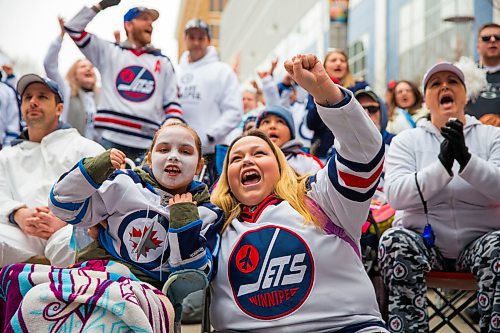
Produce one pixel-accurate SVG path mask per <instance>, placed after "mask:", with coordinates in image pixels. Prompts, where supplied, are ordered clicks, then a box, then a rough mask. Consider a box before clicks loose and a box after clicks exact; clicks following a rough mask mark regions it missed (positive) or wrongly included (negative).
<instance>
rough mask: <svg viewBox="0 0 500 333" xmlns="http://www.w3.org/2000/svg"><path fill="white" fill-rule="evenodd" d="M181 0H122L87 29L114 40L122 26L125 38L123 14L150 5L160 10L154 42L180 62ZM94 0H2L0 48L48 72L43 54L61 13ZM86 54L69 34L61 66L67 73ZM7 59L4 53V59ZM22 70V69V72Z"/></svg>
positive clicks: (17, 60) (25, 65) (67, 13)
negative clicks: (134, 8) (177, 31)
mask: <svg viewBox="0 0 500 333" xmlns="http://www.w3.org/2000/svg"><path fill="white" fill-rule="evenodd" d="M180 1H181V0H122V1H121V3H120V4H119V5H118V6H116V7H111V8H108V9H106V10H104V11H102V12H100V13H99V14H98V15H97V16H96V18H95V19H94V20H93V21H92V22H91V23H90V24H89V25H88V27H87V31H89V32H91V33H94V34H96V35H98V36H99V37H101V38H104V39H108V40H110V41H112V40H114V37H113V31H115V30H120V31H121V35H122V39H125V31H124V29H123V15H124V14H125V13H126V12H127V10H128V9H130V8H132V7H135V6H146V7H149V8H154V9H157V10H158V11H159V12H160V17H159V19H158V20H157V21H156V22H155V23H154V24H153V28H154V31H153V37H152V38H153V44H154V45H155V46H156V47H158V48H160V49H161V50H162V52H163V53H164V54H166V55H167V56H168V57H169V58H170V59H171V60H172V61H173V62H175V63H176V62H177V40H176V39H175V36H174V35H175V27H176V24H177V14H178V11H179V2H180ZM97 2H99V1H92V0H0V12H1V19H0V51H1V52H2V53H4V54H6V55H7V56H8V58H9V59H10V61H11V62H13V63H14V65H16V63H17V64H18V65H19V66H18V71H17V73H16V74H18V77H19V76H20V75H21V74H25V73H22V68H29V69H30V70H33V71H36V72H38V73H40V74H44V70H43V58H44V57H45V53H46V52H47V48H48V47H49V45H50V43H51V42H52V41H53V40H54V39H55V38H56V37H57V36H58V34H59V32H60V29H59V23H58V21H57V17H58V16H59V15H61V16H62V17H63V18H64V19H66V20H68V19H70V18H71V17H73V16H74V15H75V14H76V13H77V12H78V11H79V10H80V9H81V8H82V7H83V6H89V7H90V6H92V5H93V4H95V3H97ZM81 57H82V54H81V52H80V51H79V50H78V48H77V47H76V46H75V45H74V43H73V41H71V40H70V38H69V37H68V36H67V35H66V36H65V37H64V42H63V46H62V49H61V53H60V56H59V68H60V71H61V73H62V74H63V76H64V75H66V72H67V70H68V68H69V67H70V66H71V64H72V63H73V62H74V61H75V60H77V59H79V58H81ZM2 62H4V61H3V60H2V59H1V57H0V63H2ZM20 71H21V72H20Z"/></svg>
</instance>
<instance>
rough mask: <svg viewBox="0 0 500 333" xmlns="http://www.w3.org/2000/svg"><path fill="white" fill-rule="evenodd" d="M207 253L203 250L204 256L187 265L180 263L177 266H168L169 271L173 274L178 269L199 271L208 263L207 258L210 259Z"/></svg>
mask: <svg viewBox="0 0 500 333" xmlns="http://www.w3.org/2000/svg"><path fill="white" fill-rule="evenodd" d="M209 253H210V252H209V251H207V250H206V249H205V255H204V256H202V257H201V258H200V259H198V260H195V261H192V262H189V263H181V264H180V265H179V266H170V269H171V270H172V271H173V272H175V271H178V270H180V269H188V268H190V269H201V268H202V267H203V266H205V265H206V264H207V263H208V258H207V257H209V258H210V257H211V256H210V255H209Z"/></svg>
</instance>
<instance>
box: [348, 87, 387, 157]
mask: <svg viewBox="0 0 500 333" xmlns="http://www.w3.org/2000/svg"><path fill="white" fill-rule="evenodd" d="M354 97H355V98H356V99H357V100H358V102H359V104H361V106H362V107H363V109H365V111H366V113H367V114H368V116H369V117H370V119H371V120H372V121H373V123H374V124H375V126H377V128H378V129H379V131H380V134H382V140H383V141H384V143H385V144H386V149H387V148H388V147H387V146H388V145H390V144H391V141H392V138H393V137H394V135H393V134H391V133H389V132H387V131H386V130H385V127H386V125H387V109H386V107H385V103H384V102H382V100H381V99H380V98H379V97H378V96H377V94H375V92H373V91H371V90H365V89H362V90H358V91H356V93H355V94H354ZM386 151H387V150H386Z"/></svg>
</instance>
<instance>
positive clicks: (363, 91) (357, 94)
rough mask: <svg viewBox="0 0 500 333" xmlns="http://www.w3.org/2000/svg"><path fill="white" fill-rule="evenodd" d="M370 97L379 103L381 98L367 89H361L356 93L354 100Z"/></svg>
mask: <svg viewBox="0 0 500 333" xmlns="http://www.w3.org/2000/svg"><path fill="white" fill-rule="evenodd" d="M363 95H365V96H368V97H369V98H371V99H372V100H373V101H374V102H377V103H379V98H378V96H377V95H376V94H375V93H374V92H373V91H372V90H366V89H361V90H358V91H356V92H355V93H354V98H356V99H358V98H359V97H360V96H363Z"/></svg>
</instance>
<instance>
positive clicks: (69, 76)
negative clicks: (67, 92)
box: [66, 59, 97, 97]
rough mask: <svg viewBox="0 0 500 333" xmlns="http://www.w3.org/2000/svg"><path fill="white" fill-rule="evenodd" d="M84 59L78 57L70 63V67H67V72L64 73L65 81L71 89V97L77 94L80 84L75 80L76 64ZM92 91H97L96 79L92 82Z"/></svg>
mask: <svg viewBox="0 0 500 333" xmlns="http://www.w3.org/2000/svg"><path fill="white" fill-rule="evenodd" d="M84 60H86V59H78V60H77V61H75V62H74V63H73V65H71V67H70V68H69V69H68V72H67V73H66V81H68V84H69V87H70V89H71V97H75V96H76V95H78V91H79V90H80V88H81V86H80V85H79V84H78V82H76V70H77V69H78V65H79V64H80V62H82V61H84ZM92 91H93V92H96V91H97V79H96V82H94V85H93V87H92Z"/></svg>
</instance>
